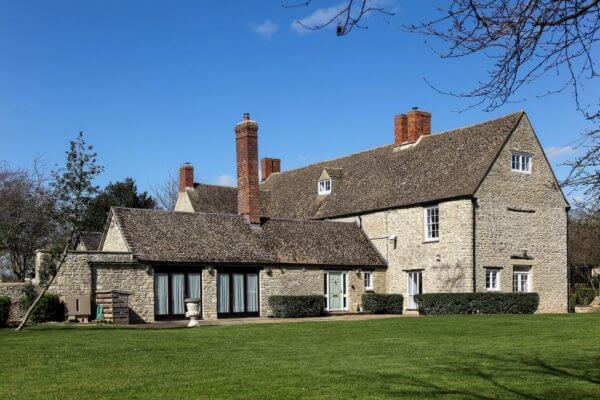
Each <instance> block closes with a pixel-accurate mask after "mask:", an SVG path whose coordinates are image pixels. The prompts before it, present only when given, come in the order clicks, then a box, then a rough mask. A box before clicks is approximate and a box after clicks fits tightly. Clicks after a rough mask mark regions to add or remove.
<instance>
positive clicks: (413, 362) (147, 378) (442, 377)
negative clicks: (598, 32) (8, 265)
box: [0, 315, 600, 400]
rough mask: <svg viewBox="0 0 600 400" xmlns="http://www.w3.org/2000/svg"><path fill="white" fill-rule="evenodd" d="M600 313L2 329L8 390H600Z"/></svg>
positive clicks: (343, 393)
mask: <svg viewBox="0 0 600 400" xmlns="http://www.w3.org/2000/svg"><path fill="white" fill-rule="evenodd" d="M599 343H600V315H515V316H444V317H425V318H397V319H385V320H370V321H355V322H328V323H323V322H305V323H289V324H288V323H286V324H260V325H259V324H256V325H238V326H219V327H204V328H198V329H173V330H170V329H169V330H167V329H165V330H149V329H122V328H121V329H119V328H111V327H104V328H103V327H66V326H38V327H33V328H29V329H26V330H25V331H24V332H21V333H17V332H14V331H12V330H2V331H0V367H1V368H0V399H162V400H167V399H175V398H177V399H179V398H181V399H219V398H220V399H308V398H310V399H333V398H340V399H392V398H394V399H397V398H410V399H419V398H422V399H430V398H444V399H592V398H596V399H599V398H600V368H599V367H600V345H599Z"/></svg>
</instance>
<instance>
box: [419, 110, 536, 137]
mask: <svg viewBox="0 0 600 400" xmlns="http://www.w3.org/2000/svg"><path fill="white" fill-rule="evenodd" d="M524 113H525V111H523V110H519V111H515V112H512V113H510V114H505V115H503V116H501V117H496V118H490V119H486V120H484V121H480V122H475V123H473V124H469V125H465V126H461V127H460V128H454V129H447V130H445V131H440V132H436V133H434V134H433V135H435V136H437V135H445V134H447V133H454V132H458V131H461V130H463V129H469V128H474V127H476V126H479V125H485V124H489V123H490V122H495V121H499V120H501V119H506V118H509V117H512V116H513V115H517V114H524ZM433 135H428V136H433Z"/></svg>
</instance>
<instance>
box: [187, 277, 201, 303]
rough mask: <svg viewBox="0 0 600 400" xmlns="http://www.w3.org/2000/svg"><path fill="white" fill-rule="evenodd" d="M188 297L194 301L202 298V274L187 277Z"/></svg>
mask: <svg viewBox="0 0 600 400" xmlns="http://www.w3.org/2000/svg"><path fill="white" fill-rule="evenodd" d="M187 279H188V296H189V297H190V298H193V299H199V298H200V273H199V272H192V273H189V274H188V275H187Z"/></svg>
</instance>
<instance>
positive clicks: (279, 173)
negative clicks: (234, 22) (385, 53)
mask: <svg viewBox="0 0 600 400" xmlns="http://www.w3.org/2000/svg"><path fill="white" fill-rule="evenodd" d="M519 113H521V114H524V113H525V111H524V110H519V111H516V112H512V113H509V114H505V115H503V116H500V117H496V118H490V119H488V120H485V121H480V122H477V123H474V124H470V125H465V126H461V127H459V128H454V129H448V130H445V131H441V132H435V133H433V134H431V135H426V136H427V137H434V136H438V135H443V134H447V133H454V132H458V131H461V130H463V129H467V128H473V127H476V126H479V125H484V124H487V123H490V122H494V121H499V120H502V119H505V118H509V117H511V116H513V115H515V114H519ZM395 146H396V144H394V143H388V144H384V145H381V146H377V147H373V148H370V149H366V150H361V151H357V152H354V153H350V154H346V155H343V156H339V157H333V158H329V159H326V160H322V161H317V162H315V163H312V164H308V165H304V166H302V167H297V168H292V169H288V170H285V171H280V172H278V173H277V175H279V176H281V175H283V174H286V173H288V172H293V171H299V170H302V169H304V168H310V167H314V166H315V165H319V164H322V163H327V162H331V161H335V160H340V159H342V158H348V157H352V156H355V155H357V154H363V153H368V152H370V151H375V150H380V149H383V148H384V147H395ZM333 168H335V167H333ZM265 182H266V181H265ZM265 182H260V185H262V184H263V183H265ZM260 185H259V186H260ZM236 189H237V188H236Z"/></svg>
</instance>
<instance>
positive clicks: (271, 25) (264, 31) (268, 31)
mask: <svg viewBox="0 0 600 400" xmlns="http://www.w3.org/2000/svg"><path fill="white" fill-rule="evenodd" d="M251 28H252V30H253V31H254V32H256V33H258V34H259V35H261V36H264V37H265V38H267V39H271V37H272V36H273V35H274V34H275V32H277V30H278V29H279V25H277V24H276V23H275V22H273V21H271V20H270V19H268V20H266V21H265V22H263V23H262V24H260V25H255V26H252V27H251Z"/></svg>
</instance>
